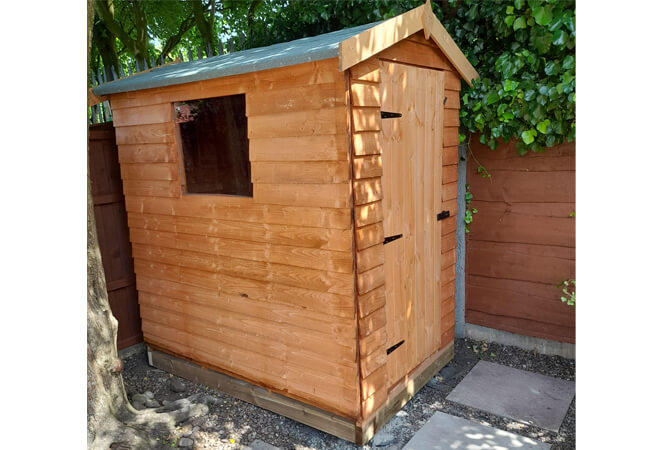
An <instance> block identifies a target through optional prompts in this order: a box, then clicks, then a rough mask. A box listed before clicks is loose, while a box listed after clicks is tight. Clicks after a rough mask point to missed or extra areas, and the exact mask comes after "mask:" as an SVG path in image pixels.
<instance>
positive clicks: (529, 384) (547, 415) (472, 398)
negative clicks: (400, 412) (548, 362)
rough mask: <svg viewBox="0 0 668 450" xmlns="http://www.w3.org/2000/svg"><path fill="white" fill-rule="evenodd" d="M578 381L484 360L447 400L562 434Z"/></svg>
mask: <svg viewBox="0 0 668 450" xmlns="http://www.w3.org/2000/svg"><path fill="white" fill-rule="evenodd" d="M574 396H575V382H573V381H566V380H560V379H558V378H553V377H548V376H545V375H540V374H536V373H532V372H527V371H524V370H519V369H513V368H511V367H507V366H502V365H500V364H494V363H490V362H487V361H480V362H478V364H476V365H475V367H474V368H473V369H471V371H470V372H469V373H468V374H467V375H466V377H464V379H463V380H462V381H461V382H460V383H459V384H458V385H457V387H455V389H453V390H452V392H451V393H450V395H448V397H447V400H450V401H453V402H456V403H461V404H462V405H467V406H470V407H473V408H477V409H481V410H483V411H487V412H489V413H492V414H496V415H497V416H503V417H509V418H512V419H515V420H519V421H522V422H526V423H529V424H531V425H536V426H538V427H540V428H544V429H546V430H551V431H554V432H558V431H559V427H560V426H561V422H562V421H563V420H564V417H565V416H566V413H567V412H568V407H569V406H570V404H571V401H572V400H573V397H574Z"/></svg>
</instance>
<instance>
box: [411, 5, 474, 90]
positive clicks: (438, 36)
mask: <svg viewBox="0 0 668 450" xmlns="http://www.w3.org/2000/svg"><path fill="white" fill-rule="evenodd" d="M428 6H430V7H429V8H425V10H424V15H423V17H422V21H423V24H424V29H425V32H424V34H425V37H427V38H429V37H431V39H433V40H434V42H435V43H436V45H437V46H438V48H440V49H441V51H442V52H443V54H444V55H445V56H446V58H448V61H450V63H452V65H453V66H454V67H455V69H457V72H459V75H461V77H462V78H463V79H464V80H465V81H466V83H467V84H468V85H469V86H473V83H472V82H473V80H474V79H476V78H478V77H479V76H480V75H478V72H477V71H476V70H475V68H474V67H473V66H472V65H471V63H470V62H469V60H468V59H466V56H464V53H462V51H461V50H460V49H459V47H458V46H457V44H455V41H454V40H452V37H451V36H450V34H449V33H448V32H447V30H446V29H445V27H443V25H442V24H441V22H440V21H439V20H438V18H437V17H436V15H434V12H433V11H432V10H431V5H428Z"/></svg>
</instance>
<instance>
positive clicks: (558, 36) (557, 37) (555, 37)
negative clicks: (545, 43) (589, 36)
mask: <svg viewBox="0 0 668 450" xmlns="http://www.w3.org/2000/svg"><path fill="white" fill-rule="evenodd" d="M566 41H568V33H566V32H565V31H564V30H558V31H557V32H555V33H553V34H552V43H553V44H554V45H564V44H565V43H566Z"/></svg>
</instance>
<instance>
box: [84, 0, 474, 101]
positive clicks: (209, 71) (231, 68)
mask: <svg viewBox="0 0 668 450" xmlns="http://www.w3.org/2000/svg"><path fill="white" fill-rule="evenodd" d="M420 30H423V31H424V34H425V37H426V38H431V39H433V40H434V42H435V43H436V45H437V46H438V48H439V49H440V50H441V51H442V52H443V54H444V55H445V56H446V57H447V58H448V60H449V61H450V63H451V64H452V65H453V66H454V67H455V69H456V70H457V72H459V74H460V76H461V77H462V78H463V79H464V80H465V81H466V82H467V83H468V84H469V85H470V84H471V81H472V80H473V79H474V78H477V77H478V73H477V72H476V70H475V69H474V68H473V66H472V65H471V64H470V63H469V62H468V60H467V59H466V57H465V56H464V54H463V53H462V51H461V50H460V49H459V47H457V45H456V44H455V43H454V41H453V40H452V38H451V37H450V35H449V34H448V32H447V31H446V30H445V28H444V27H443V25H441V23H440V22H439V20H438V19H437V18H436V16H435V15H434V13H433V11H432V9H431V4H430V2H429V0H427V3H425V4H424V5H421V6H418V7H417V8H414V9H412V10H410V11H408V12H406V13H404V14H400V15H398V16H396V17H393V18H391V19H388V20H385V21H381V22H375V23H370V24H366V25H360V26H357V27H353V28H346V29H343V30H339V31H334V32H331V33H326V34H321V35H318V36H313V37H307V38H302V39H297V40H294V41H290V42H282V43H279V44H274V45H270V46H267V47H259V48H253V49H249V50H243V51H239V52H234V53H228V54H225V55H220V56H214V57H210V58H205V59H200V60H194V61H188V62H183V63H177V64H168V65H164V66H160V67H156V68H154V69H151V70H148V71H145V72H141V73H138V74H135V75H133V76H130V77H127V78H121V79H119V80H115V81H112V82H109V83H105V84H102V85H100V86H96V87H95V88H93V93H94V94H95V95H109V94H118V93H121V92H128V91H139V90H142V89H150V88H155V87H164V86H172V85H176V84H183V83H189V82H193V81H202V80H209V79H213V78H220V77H226V76H230V75H239V74H243V73H250V72H257V71H260V70H266V69H273V68H276V67H284V66H291V65H294V64H301V63H305V62H310V61H318V60H322V59H329V58H336V57H338V58H339V70H340V71H344V70H346V69H348V68H350V67H352V66H354V65H355V64H358V63H360V62H362V61H364V60H366V59H368V58H370V57H372V56H373V55H375V54H377V53H380V52H381V51H383V50H385V49H386V48H389V47H391V46H392V45H394V44H396V43H397V42H399V41H401V40H403V39H405V38H407V37H408V36H410V35H412V34H414V33H417V32H418V31H420Z"/></svg>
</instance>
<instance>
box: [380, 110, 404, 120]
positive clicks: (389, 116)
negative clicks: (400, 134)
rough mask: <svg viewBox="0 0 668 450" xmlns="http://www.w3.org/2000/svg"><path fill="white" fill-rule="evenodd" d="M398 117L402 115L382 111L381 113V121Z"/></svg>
mask: <svg viewBox="0 0 668 450" xmlns="http://www.w3.org/2000/svg"><path fill="white" fill-rule="evenodd" d="M397 117H401V113H393V112H387V111H381V112H380V118H381V119H395V118H397Z"/></svg>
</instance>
